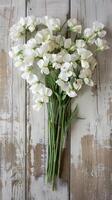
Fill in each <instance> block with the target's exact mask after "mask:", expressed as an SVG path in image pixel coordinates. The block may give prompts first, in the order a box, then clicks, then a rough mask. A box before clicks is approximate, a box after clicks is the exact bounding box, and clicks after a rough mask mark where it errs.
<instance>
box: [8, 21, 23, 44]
mask: <svg viewBox="0 0 112 200" xmlns="http://www.w3.org/2000/svg"><path fill="white" fill-rule="evenodd" d="M24 33H25V28H24V26H21V25H20V24H19V23H18V24H15V25H13V26H12V27H11V29H10V34H9V35H10V38H11V40H12V41H18V40H19V39H21V38H23V36H24Z"/></svg>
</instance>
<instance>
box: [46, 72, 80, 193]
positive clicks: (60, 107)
mask: <svg viewBox="0 0 112 200" xmlns="http://www.w3.org/2000/svg"><path fill="white" fill-rule="evenodd" d="M54 76H55V73H52V76H50V77H49V76H48V77H47V78H46V84H47V85H48V86H49V87H50V88H51V87H52V91H53V95H52V96H51V97H50V99H49V103H48V104H47V111H48V158H47V181H48V182H49V183H50V184H51V185H52V189H53V190H54V189H55V188H56V182H57V179H58V178H59V174H60V163H61V155H62V151H63V148H64V144H65V140H66V136H67V133H68V130H69V128H70V125H71V122H72V119H74V118H76V117H77V113H78V107H77V106H76V107H75V109H74V111H73V112H71V98H70V97H68V96H67V95H65V94H64V92H62V91H61V90H60V88H59V87H58V86H57V85H56V84H55V80H54V79H55V77H54Z"/></svg>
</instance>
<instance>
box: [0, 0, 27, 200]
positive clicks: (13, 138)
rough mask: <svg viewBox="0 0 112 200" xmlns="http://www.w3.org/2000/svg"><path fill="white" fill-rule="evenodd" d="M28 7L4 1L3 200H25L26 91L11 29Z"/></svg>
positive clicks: (0, 70)
mask: <svg viewBox="0 0 112 200" xmlns="http://www.w3.org/2000/svg"><path fill="white" fill-rule="evenodd" d="M21 7H22V8H23V9H22V10H21ZM24 8H25V5H24V2H23V1H21V0H20V1H18V2H16V4H15V2H14V1H11V0H5V1H2V0H1V1H0V200H13V199H16V200H19V199H23V200H24V199H25V198H24V190H25V185H24V178H25V169H24V146H25V144H24V127H25V123H24V106H25V102H24V92H25V90H24V89H25V88H24V82H23V81H22V80H21V77H20V76H19V75H18V74H17V72H16V71H15V69H14V68H13V66H12V63H10V62H9V58H8V49H9V46H10V44H9V39H8V36H9V29H10V27H11V26H12V24H13V23H14V22H15V21H17V20H18V18H19V17H20V16H24Z"/></svg>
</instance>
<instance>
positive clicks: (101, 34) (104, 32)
mask: <svg viewBox="0 0 112 200" xmlns="http://www.w3.org/2000/svg"><path fill="white" fill-rule="evenodd" d="M98 36H99V37H100V38H103V37H105V36H106V31H104V30H102V31H99V32H98Z"/></svg>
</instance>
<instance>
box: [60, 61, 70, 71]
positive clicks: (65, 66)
mask: <svg viewBox="0 0 112 200" xmlns="http://www.w3.org/2000/svg"><path fill="white" fill-rule="evenodd" d="M71 69H72V65H71V64H70V63H68V62H65V63H64V64H63V65H62V67H61V70H62V71H69V70H71Z"/></svg>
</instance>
